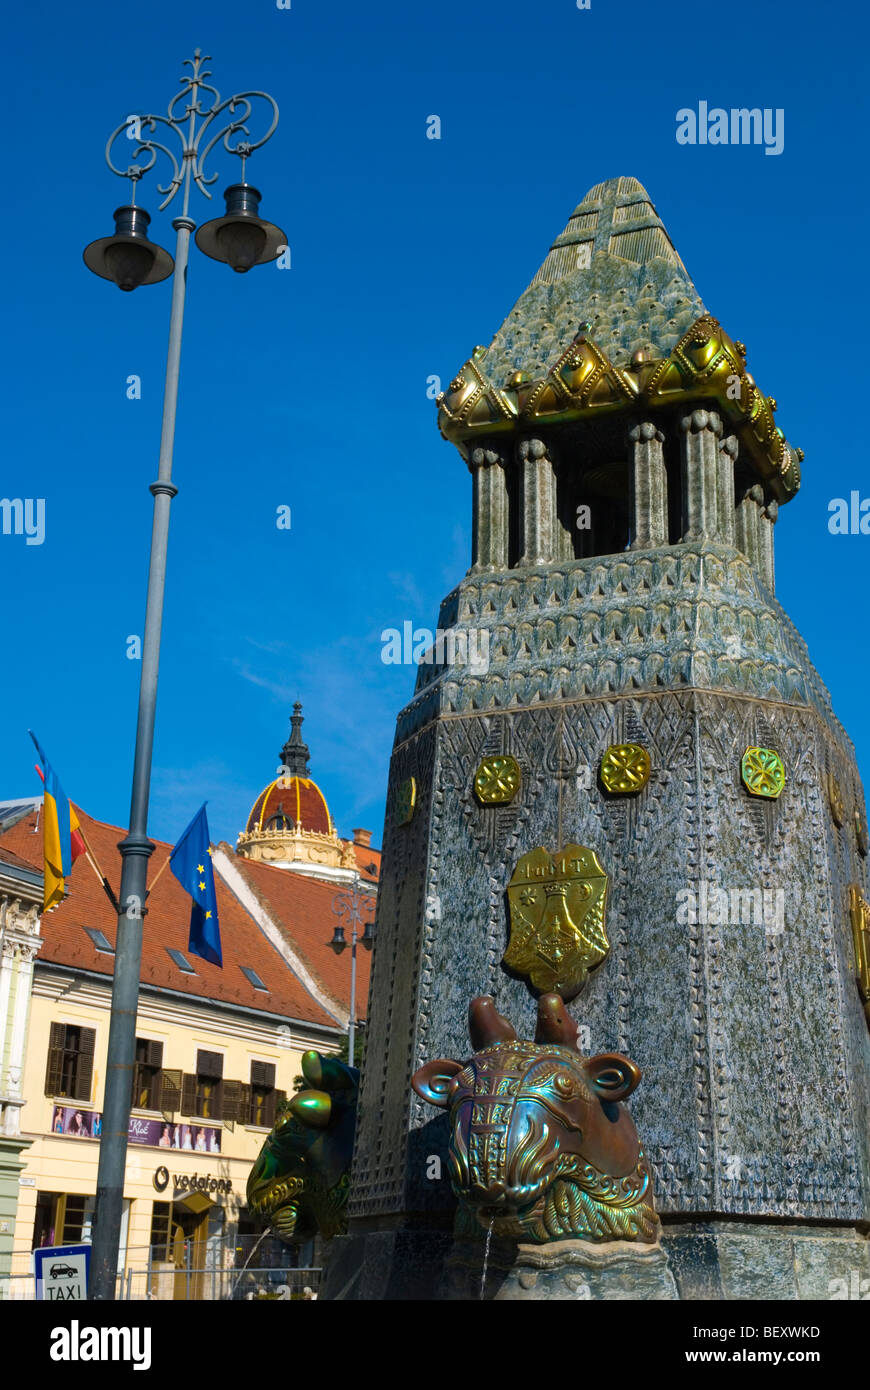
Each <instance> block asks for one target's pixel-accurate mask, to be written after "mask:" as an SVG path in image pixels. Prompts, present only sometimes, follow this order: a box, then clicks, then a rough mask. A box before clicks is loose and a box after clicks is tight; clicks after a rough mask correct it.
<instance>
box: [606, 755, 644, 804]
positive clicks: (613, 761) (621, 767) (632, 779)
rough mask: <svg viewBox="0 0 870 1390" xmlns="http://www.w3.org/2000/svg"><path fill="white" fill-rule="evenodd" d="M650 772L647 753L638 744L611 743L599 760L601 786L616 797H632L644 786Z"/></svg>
mask: <svg viewBox="0 0 870 1390" xmlns="http://www.w3.org/2000/svg"><path fill="white" fill-rule="evenodd" d="M651 771H652V763H651V762H650V756H649V753H648V752H647V751H646V749H645V748H643V747H641V745H640V744H639V743H612V744H611V745H610V747H609V748H608V749H607V751H606V753H605V754H604V756H603V758H602V759H601V768H600V777H601V785H602V786H603V788H604V790H605V791H607V792H611V793H613V794H614V795H616V796H633V795H634V794H635V793H636V792H639V791H642V790H643V788H644V787H645V786H646V784H647V782H648V781H649V775H650V772H651Z"/></svg>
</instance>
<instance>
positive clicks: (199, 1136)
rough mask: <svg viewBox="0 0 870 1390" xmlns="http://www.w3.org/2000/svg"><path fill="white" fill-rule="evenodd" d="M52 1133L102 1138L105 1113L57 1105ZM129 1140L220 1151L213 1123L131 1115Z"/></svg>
mask: <svg viewBox="0 0 870 1390" xmlns="http://www.w3.org/2000/svg"><path fill="white" fill-rule="evenodd" d="M51 1128H52V1133H54V1134H63V1135H65V1136H66V1135H72V1136H73V1138H77V1139H99V1137H100V1135H101V1134H102V1130H103V1117H102V1115H101V1114H100V1112H99V1111H97V1110H79V1109H77V1108H76V1107H75V1106H74V1105H56V1106H55V1107H54V1114H53V1116H52V1121H51ZM127 1142H128V1143H130V1144H148V1145H150V1146H151V1147H152V1148H156V1149H182V1150H185V1151H187V1152H189V1153H202V1154H219V1153H220V1151H221V1131H220V1130H219V1129H212V1127H211V1126H210V1125H169V1124H166V1123H165V1121H163V1120H143V1119H140V1118H139V1117H138V1116H137V1115H131V1116H130V1125H129V1129H128V1131H127Z"/></svg>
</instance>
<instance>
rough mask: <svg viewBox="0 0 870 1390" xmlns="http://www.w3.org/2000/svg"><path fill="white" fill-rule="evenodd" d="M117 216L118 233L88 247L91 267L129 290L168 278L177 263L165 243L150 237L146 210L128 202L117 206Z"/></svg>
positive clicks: (87, 254)
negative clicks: (161, 243) (157, 241)
mask: <svg viewBox="0 0 870 1390" xmlns="http://www.w3.org/2000/svg"><path fill="white" fill-rule="evenodd" d="M114 218H115V234H114V236H104V237H100V239H99V240H98V241H92V242H91V244H90V246H88V247H86V248H85V251H84V253H83V254H84V262H85V265H86V266H87V267H88V270H92V271H93V272H94V274H95V275H99V276H100V277H101V278H102V279H103V280H113V281H114V283H115V284H116V285H117V286H118V289H119V290H126V291H129V290H135V289H136V288H137V286H139V285H156V284H157V282H158V281H159V280H165V279H167V277H168V276H170V275H171V274H172V272H173V270H174V269H175V262H174V260H173V259H172V257H171V256H170V254H169V252H168V251H164V250H163V247H162V246H158V245H157V244H156V242H153V241H149V240H148V224H149V222H150V221H151V218H150V217H149V215H148V213H147V212H146V211H145V209H144V208H137V207H133V206H130V205H125V206H124V207H120V208H116V210H115V213H114Z"/></svg>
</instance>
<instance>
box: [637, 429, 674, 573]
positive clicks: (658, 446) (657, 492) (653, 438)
mask: <svg viewBox="0 0 870 1390" xmlns="http://www.w3.org/2000/svg"><path fill="white" fill-rule="evenodd" d="M628 439H629V445H630V450H631V452H630V456H629V470H628V471H629V488H630V505H631V549H632V550H651V549H653V548H654V547H655V546H659V545H667V543H668V478H667V473H666V471H665V457H664V452H663V450H662V445H663V443H664V439H665V437H664V435H663V434H662V432H661V430H659V429H657V428H656V426H655V425H653V424H650V423H649V421H643V422H642V423H641V424H639V425H635V427H634V429H632V430H629V433H628Z"/></svg>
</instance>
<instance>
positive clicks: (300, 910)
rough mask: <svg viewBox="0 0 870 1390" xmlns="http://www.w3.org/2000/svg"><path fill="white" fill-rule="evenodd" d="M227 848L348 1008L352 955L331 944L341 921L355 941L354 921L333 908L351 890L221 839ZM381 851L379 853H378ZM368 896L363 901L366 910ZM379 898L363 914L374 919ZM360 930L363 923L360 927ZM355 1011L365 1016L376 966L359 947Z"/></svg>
mask: <svg viewBox="0 0 870 1390" xmlns="http://www.w3.org/2000/svg"><path fill="white" fill-rule="evenodd" d="M220 848H221V850H222V851H223V853H224V854H226V855H227V856H229V857H231V858H232V861H233V867H234V868H235V869H236V870H237V871H238V872H239V873H240V874H241V876H242V878H244V879H245V881H246V882H247V883H248V885H249V886H250V888H251V889H252V891H253V892H254V894H255V895H256V897H257V899H258V901H259V902H260V904H261V905H262V907H263V908H264V909H265V910H266V911H267V912H268V914H269V916H270V917H271V918H272V920H273V921H274V922H275V923H276V925H277V926H278V927H279V928H280V929H281V931H282V932H283V933H284V934H285V936H286V937H287V939H288V941H289V942H291V943H292V944H293V945H294V946H295V947H296V949H297V950H298V951H299V952H300V954H301V955H302V956H303V957H304V959H305V963H306V965H307V966H308V967H309V969H310V970H311V973H312V975H313V976H314V978H315V980H316V981H317V983H318V984H319V985H320V986H321V987H322V988H323V989H324V990H325V992H326V993H327V994H328V995H329V996H330V997H331V998H333V999H339V1000H340V1001H341V1003H342V1004H343V1006H344V1008H345V1009H347V1008H349V1006H350V997H349V996H350V960H349V957H348V953H347V952H344V953H343V954H342V955H340V956H337V955H336V954H335V952H334V951H333V950H332V949H331V947H330V946H329V944H328V943H329V940H330V938H331V936H332V933H333V931H334V930H335V928H336V926H338V925H343V926H344V927H345V936H346V938H347V941H348V945H349V944H350V930H349V923H348V921H347V920H346V918H343V917H342V918H339V917H338V916H337V915H336V914H335V913H334V912H333V904H334V903H335V902H336V899H337V897H338V896H339V895H340V894H343V893H346V892H347V890H346V889H343V888H342V887H341V886H339V885H336V884H334V883H325V882H323V881H322V880H320V879H316V878H310V877H307V876H304V875H302V874H294V873H293V872H292V870H288V869H278V868H276V867H275V866H274V865H273V864H264V863H262V862H261V861H259V860H253V859H245V858H243V857H242V855H238V854H235V853H234V851H233V850H231V849H230V847H229V845H226V844H223V845H221V847H220ZM363 854H364V855H367V856H369V857H368V859H367V862H368V863H371V862H372V857H373V855H374V854H377V851H374V852H373V851H372V850H370V849H366V850H363ZM378 857H379V856H378ZM365 901H366V900H365V899H363V903H362V904H361V908H360V910H361V911H362V908H363V906H364V905H365ZM374 915H375V914H374V899H372V910H371V912H370V913H368V914H365V915H364V916H363V920H364V921H365V920H367V919H368V918H370V919H371V920H372V921H374ZM360 930H361V928H360ZM356 960H357V981H356V1013H357V1017H358V1018H364V1017H365V1014H366V1005H367V1000H368V996H369V974H370V968H371V954H370V952H368V951H366V950H364V949H360V950H359V951H358V952H357V958H356Z"/></svg>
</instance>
